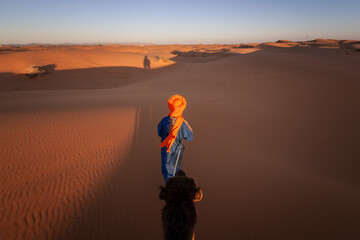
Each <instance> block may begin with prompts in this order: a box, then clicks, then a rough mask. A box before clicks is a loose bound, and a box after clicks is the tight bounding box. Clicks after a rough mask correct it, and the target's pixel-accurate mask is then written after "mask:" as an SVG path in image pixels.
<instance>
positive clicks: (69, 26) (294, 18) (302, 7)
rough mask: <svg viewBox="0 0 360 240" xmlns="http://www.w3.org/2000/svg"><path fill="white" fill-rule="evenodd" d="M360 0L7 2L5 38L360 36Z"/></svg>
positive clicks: (0, 40) (0, 29)
mask: <svg viewBox="0 0 360 240" xmlns="http://www.w3.org/2000/svg"><path fill="white" fill-rule="evenodd" d="M359 9H360V1H359V0H337V1H334V0H311V1H309V0H302V1H298V0H297V1H293V0H286V1H285V0H284V1H283V0H276V1H267V0H259V1H255V0H252V1H251V0H248V1H241V0H238V1H235V0H221V1H213V0H207V1H205V0H200V1H199V0H192V1H189V0H182V1H172V0H167V1H162V0H161V1H152V0H132V1H122V0H101V1H100V0H87V1H85V0H61V1H59V0H57V1H54V0H31V1H30V0H0V44H10V43H13V44H15V43H18V44H26V43H55V44H61V43H94V42H103V43H153V44H176V43H178V44H194V43H204V44H214V43H223V44H231V43H234V44H238V43H250V42H267V41H276V40H279V39H286V40H292V41H302V40H312V39H315V38H334V39H355V40H360V14H359Z"/></svg>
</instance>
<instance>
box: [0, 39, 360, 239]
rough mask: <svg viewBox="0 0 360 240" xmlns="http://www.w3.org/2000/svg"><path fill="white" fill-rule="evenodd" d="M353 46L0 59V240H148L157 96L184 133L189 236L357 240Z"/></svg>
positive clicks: (153, 209) (155, 219)
mask: <svg viewBox="0 0 360 240" xmlns="http://www.w3.org/2000/svg"><path fill="white" fill-rule="evenodd" d="M358 45H359V43H358V41H355V40H353V41H350V40H342V41H338V40H326V39H316V40H314V41H308V42H291V41H287V40H281V41H277V42H273V43H272V42H271V43H263V44H242V45H241V44H238V45H193V46H192V45H187V46H181V45H167V46H118V45H112V46H74V47H31V48H30V47H24V48H9V47H7V48H6V47H2V48H1V49H0V50H1V51H0V146H1V147H0V172H1V175H0V239H6V240H8V239H9V240H12V239H29V240H33V239H34V240H35V239H36V240H42V239H66V240H67V239H70V240H71V239H74V240H77V239H89V240H91V239H99V240H106V239H129V240H131V239H134V240H136V239H162V228H161V220H160V210H161V207H162V206H163V204H164V203H163V202H162V201H160V200H159V199H158V191H159V186H160V185H161V184H163V178H162V175H161V166H160V149H159V142H160V139H159V137H158V136H157V124H158V123H159V121H160V120H161V118H162V117H164V116H165V115H166V114H167V113H168V109H167V99H168V98H169V97H170V96H171V95H172V94H181V95H183V96H185V97H186V99H187V102H188V107H187V109H186V110H185V112H184V117H185V119H186V120H187V121H188V122H189V123H190V125H191V127H192V128H193V130H194V135H195V138H194V141H193V142H191V143H186V150H185V152H184V158H183V163H182V169H183V170H184V171H185V172H186V173H187V175H188V176H190V177H193V178H195V179H196V182H197V185H199V186H200V187H202V189H203V192H204V198H203V201H202V202H200V203H197V205H196V206H197V213H198V223H197V225H196V230H195V232H196V239H206V240H211V239H214V240H215V239H216V240H217V239H224V240H227V239H254V240H257V239H259V240H265V239H284V240H285V239H286V240H303V239H307V240H309V239H314V240H319V239H326V240H342V239H346V240H355V239H360V231H359V223H360V217H359V216H360V190H359V189H360V175H359V167H360V163H359V161H360V147H359V146H360V68H359V66H360V52H359V51H358V49H357V47H358ZM174 50H176V51H178V52H181V53H180V54H172V53H171V52H172V51H174ZM145 54H147V55H148V57H149V59H150V61H151V67H152V69H151V70H145V69H143V59H144V56H145ZM159 57H163V59H169V60H170V61H169V62H167V61H159V60H158V59H159ZM50 64H55V65H56V68H55V70H54V71H52V72H49V73H47V74H40V75H39V76H36V77H34V78H29V77H28V76H25V73H26V72H25V69H27V68H28V67H29V66H31V65H36V66H44V65H50Z"/></svg>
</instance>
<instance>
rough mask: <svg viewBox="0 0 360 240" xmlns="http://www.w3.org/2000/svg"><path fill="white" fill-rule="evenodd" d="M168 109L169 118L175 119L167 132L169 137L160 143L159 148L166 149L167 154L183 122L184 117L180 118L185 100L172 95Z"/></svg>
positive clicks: (184, 106)
mask: <svg viewBox="0 0 360 240" xmlns="http://www.w3.org/2000/svg"><path fill="white" fill-rule="evenodd" d="M168 107H169V109H170V113H169V116H170V117H176V121H175V124H174V126H173V127H172V129H171V130H170V132H169V135H168V136H167V137H166V138H165V139H164V141H162V143H160V147H167V152H170V148H171V146H172V145H173V143H174V142H175V139H176V136H177V133H178V131H179V130H180V127H181V125H182V123H183V122H184V117H183V116H182V113H183V111H184V110H185V108H186V100H185V98H184V97H182V96H180V95H174V96H172V97H170V98H169V100H168Z"/></svg>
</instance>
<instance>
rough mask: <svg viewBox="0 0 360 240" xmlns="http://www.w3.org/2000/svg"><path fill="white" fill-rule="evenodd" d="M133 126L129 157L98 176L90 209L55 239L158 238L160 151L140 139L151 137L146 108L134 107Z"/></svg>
mask: <svg viewBox="0 0 360 240" xmlns="http://www.w3.org/2000/svg"><path fill="white" fill-rule="evenodd" d="M135 126H136V129H135V132H134V139H133V144H132V148H131V151H130V152H129V154H128V155H127V156H126V157H124V156H120V157H119V159H118V160H117V161H116V163H115V164H114V167H113V168H112V170H111V171H109V172H107V173H106V176H99V178H100V179H101V180H100V182H102V184H101V185H100V186H98V188H95V189H94V192H95V196H96V197H95V199H91V200H90V201H91V203H89V204H88V205H87V206H89V205H90V207H89V208H84V209H82V210H81V211H80V212H79V213H78V214H77V215H78V217H77V218H75V219H73V220H72V221H71V222H69V224H68V226H67V227H65V228H64V229H63V231H62V233H61V234H60V236H56V238H58V239H74V240H75V239H89V240H90V239H101V240H106V239H109V240H110V239H127V240H130V239H161V237H162V229H161V221H160V209H161V202H160V200H159V199H158V189H159V184H160V183H161V172H160V160H159V151H156V150H158V149H157V148H156V146H157V144H156V143H157V142H156V143H153V144H146V142H147V140H149V139H147V140H146V139H143V138H142V136H149V135H154V134H153V130H154V129H153V128H154V126H153V123H152V121H151V111H150V108H149V107H148V106H147V105H145V104H144V105H140V106H138V107H137V113H136V124H135ZM154 137H156V136H155V135H154ZM149 142H153V141H152V140H150V141H149ZM154 145H156V146H154ZM104 161H106V159H104ZM96 189H97V190H96ZM109 206H111V207H109Z"/></svg>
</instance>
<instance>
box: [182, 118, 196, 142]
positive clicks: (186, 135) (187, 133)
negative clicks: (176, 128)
mask: <svg viewBox="0 0 360 240" xmlns="http://www.w3.org/2000/svg"><path fill="white" fill-rule="evenodd" d="M181 134H182V138H183V139H184V140H185V141H187V142H191V141H192V140H193V139H194V133H193V131H192V129H191V127H190V125H189V123H188V122H187V121H186V120H184V122H183V124H182V126H181Z"/></svg>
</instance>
